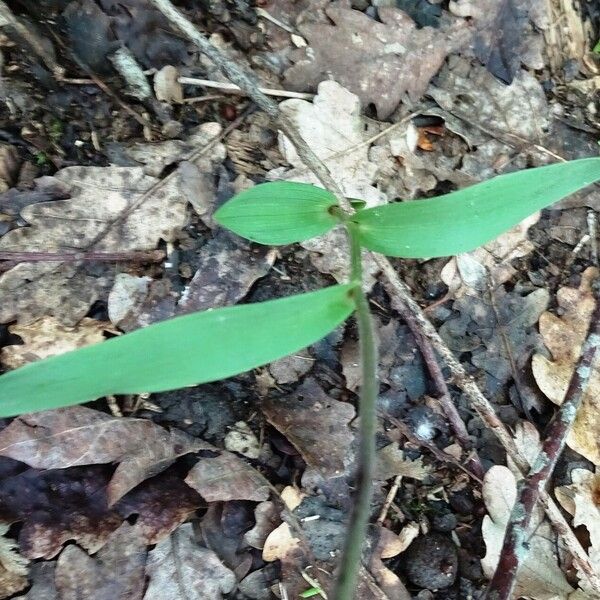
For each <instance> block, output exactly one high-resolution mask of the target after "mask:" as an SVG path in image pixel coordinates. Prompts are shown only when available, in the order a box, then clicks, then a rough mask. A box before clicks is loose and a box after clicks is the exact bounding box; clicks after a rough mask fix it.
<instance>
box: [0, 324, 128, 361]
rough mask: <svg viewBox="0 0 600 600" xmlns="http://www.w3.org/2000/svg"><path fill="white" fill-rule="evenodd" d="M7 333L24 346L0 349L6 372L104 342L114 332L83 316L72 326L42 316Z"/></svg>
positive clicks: (108, 327)
mask: <svg viewBox="0 0 600 600" xmlns="http://www.w3.org/2000/svg"><path fill="white" fill-rule="evenodd" d="M8 330H9V331H10V333H12V334H13V335H18V336H19V337H20V338H21V339H22V340H23V344H21V345H14V346H5V347H4V348H2V350H0V362H2V363H3V364H4V365H5V366H6V367H8V368H9V369H16V368H18V367H22V366H23V365H25V364H27V363H30V362H34V361H36V360H41V359H43V358H48V357H49V356H56V355H57V354H63V353H65V352H70V351H71V350H76V349H77V348H82V347H83V346H89V345H90V344H97V343H99V342H102V341H104V339H105V336H104V332H105V331H107V332H111V333H117V332H116V331H115V329H114V328H113V327H112V325H111V324H110V323H107V322H105V321H96V319H90V318H88V317H85V318H84V319H82V320H81V321H80V322H79V323H77V325H75V326H74V327H68V326H66V325H63V324H62V323H60V322H59V321H58V320H56V319H55V318H54V317H42V318H41V319H38V320H37V321H33V322H31V323H29V324H27V325H20V324H16V325H10V326H9V328H8Z"/></svg>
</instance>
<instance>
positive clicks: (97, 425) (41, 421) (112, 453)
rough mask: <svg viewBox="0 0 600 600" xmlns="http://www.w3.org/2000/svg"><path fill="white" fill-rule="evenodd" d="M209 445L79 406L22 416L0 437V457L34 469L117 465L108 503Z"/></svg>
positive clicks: (145, 422)
mask: <svg viewBox="0 0 600 600" xmlns="http://www.w3.org/2000/svg"><path fill="white" fill-rule="evenodd" d="M202 449H204V450H207V449H213V446H211V445H210V444H207V443H206V442H203V441H202V440H198V439H196V438H193V437H191V436H189V435H188V434H186V433H183V432H182V431H178V430H176V429H173V430H171V431H167V430H166V429H163V428H162V427H160V426H158V425H155V424H154V423H152V422H151V421H149V420H147V419H132V418H124V417H112V416H110V415H107V414H105V413H102V412H100V411H96V410H92V409H90V408H85V407H82V406H77V407H71V408H65V409H60V410H54V411H46V412H39V413H33V414H30V415H22V416H20V417H18V418H17V419H15V420H14V421H13V422H12V423H11V424H10V425H9V426H8V427H6V428H5V429H3V430H2V431H1V432H0V455H2V456H8V457H10V458H13V459H15V460H20V461H22V462H24V463H27V464H28V465H29V466H31V467H34V468H36V469H65V468H67V467H74V466H81V465H93V464H104V463H113V462H118V463H120V464H119V466H118V467H117V470H116V471H115V473H114V475H113V477H112V479H111V482H110V484H109V489H108V496H109V502H110V504H114V503H115V502H116V501H117V500H119V499H120V498H121V497H123V496H124V495H125V494H126V493H127V492H128V491H130V490H131V489H133V488H134V487H135V486H136V485H138V484H139V483H141V482H142V481H144V480H145V479H148V478H150V477H152V476H154V475H156V474H158V473H160V472H161V471H163V470H164V469H166V468H167V467H168V466H169V465H171V464H172V463H173V462H174V461H175V460H176V459H177V458H178V457H180V456H183V455H184V454H188V453H190V452H196V451H198V450H202Z"/></svg>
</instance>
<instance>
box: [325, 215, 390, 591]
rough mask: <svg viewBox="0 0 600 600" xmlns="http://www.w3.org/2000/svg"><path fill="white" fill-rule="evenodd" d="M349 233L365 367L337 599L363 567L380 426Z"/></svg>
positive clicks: (367, 318)
mask: <svg viewBox="0 0 600 600" xmlns="http://www.w3.org/2000/svg"><path fill="white" fill-rule="evenodd" d="M347 229H348V237H349V239H350V250H351V272H352V281H354V282H356V283H357V286H356V289H355V294H356V295H355V301H356V320H357V322H358V338H359V347H360V357H361V367H362V388H361V391H360V410H359V417H360V430H359V456H358V469H357V474H356V498H355V500H354V509H353V511H352V516H351V517H350V523H349V525H348V532H347V534H346V541H345V543H344V552H343V554H342V562H341V565H340V571H339V577H338V580H337V583H336V590H335V593H334V596H333V597H334V600H352V598H354V595H355V592H356V583H357V580H358V572H359V570H360V563H361V555H362V548H363V545H364V541H365V536H366V531H367V524H368V522H369V516H370V514H371V498H372V496H373V478H374V476H375V457H376V455H375V452H376V448H375V432H376V426H377V416H376V406H377V395H378V393H379V385H378V381H377V343H376V341H375V332H374V328H373V319H372V317H371V311H370V310H369V301H368V300H367V295H366V294H365V292H364V290H363V288H362V285H361V283H362V261H361V247H360V243H359V240H358V235H357V232H356V229H355V226H354V224H352V223H348V224H347Z"/></svg>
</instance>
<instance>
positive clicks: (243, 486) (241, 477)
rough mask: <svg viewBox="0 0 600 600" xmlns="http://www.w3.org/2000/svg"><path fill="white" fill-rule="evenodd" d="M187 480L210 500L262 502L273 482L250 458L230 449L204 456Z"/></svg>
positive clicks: (267, 496)
mask: <svg viewBox="0 0 600 600" xmlns="http://www.w3.org/2000/svg"><path fill="white" fill-rule="evenodd" d="M185 482H186V483H187V484H188V485H189V486H190V487H191V488H193V489H195V490H196V491H198V493H199V494H200V495H201V496H202V497H203V498H204V499H205V500H206V501H207V502H228V501H230V500H253V501H255V502H262V501H263V500H267V499H268V498H269V494H270V486H269V482H268V481H267V480H266V479H265V478H264V477H263V476H262V475H261V474H260V473H259V472H258V471H257V470H256V469H254V468H253V467H251V466H250V465H249V464H248V463H247V462H246V461H244V460H242V459H241V458H238V457H237V456H235V455H234V454H231V453H230V452H222V453H221V454H220V455H219V456H216V457H214V458H201V459H200V460H199V461H198V463H196V465H195V466H194V468H193V469H192V470H191V471H190V472H189V473H188V475H187V477H186V478H185Z"/></svg>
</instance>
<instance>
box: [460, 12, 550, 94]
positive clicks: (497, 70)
mask: <svg viewBox="0 0 600 600" xmlns="http://www.w3.org/2000/svg"><path fill="white" fill-rule="evenodd" d="M535 4H540V3H537V2H535V1H532V0H498V1H497V0H491V1H485V0H483V1H482V0H477V1H475V2H474V1H473V0H457V1H456V2H454V1H452V2H450V11H451V12H452V13H454V14H456V15H458V16H461V17H469V18H470V19H471V22H472V24H473V28H474V29H475V34H474V36H473V41H472V44H473V50H474V52H475V55H476V56H477V58H479V60H480V61H481V62H482V63H483V64H484V65H486V67H487V68H488V70H489V71H490V72H491V73H493V74H494V75H495V76H496V77H498V78H499V79H501V80H502V81H504V82H506V83H511V82H512V80H513V78H514V76H515V74H516V73H517V71H518V69H519V67H520V65H521V62H524V63H525V64H527V66H529V67H530V68H532V69H542V68H543V67H544V60H543V58H542V49H543V46H542V43H543V38H542V37H541V36H540V35H539V34H538V35H535V34H534V33H533V29H532V27H531V25H530V13H531V16H532V17H533V18H535V19H536V23H537V24H538V26H543V24H544V20H543V16H542V14H541V11H540V9H539V8H538V9H537V10H535V12H534V5H535ZM542 10H543V9H542ZM546 20H547V19H546Z"/></svg>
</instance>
